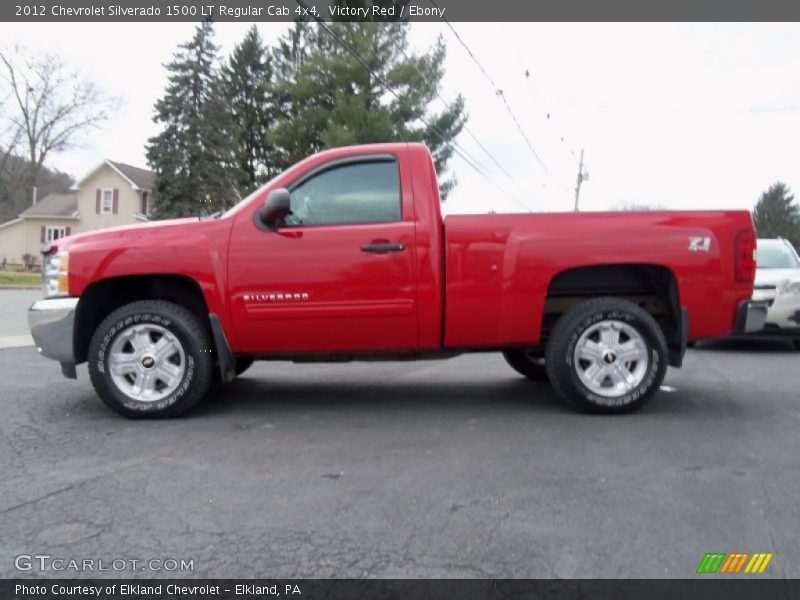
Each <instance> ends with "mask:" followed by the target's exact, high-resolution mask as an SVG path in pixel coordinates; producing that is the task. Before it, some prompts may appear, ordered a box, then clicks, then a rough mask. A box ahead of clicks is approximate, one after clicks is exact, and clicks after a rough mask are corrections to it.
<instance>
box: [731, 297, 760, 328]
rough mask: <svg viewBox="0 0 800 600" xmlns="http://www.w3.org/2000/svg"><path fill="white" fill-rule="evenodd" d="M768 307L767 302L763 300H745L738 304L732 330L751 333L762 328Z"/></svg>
mask: <svg viewBox="0 0 800 600" xmlns="http://www.w3.org/2000/svg"><path fill="white" fill-rule="evenodd" d="M768 308H769V306H768V303H767V302H764V301H763V300H745V301H744V302H742V303H741V304H739V310H738V311H737V313H736V325H735V326H734V328H733V332H734V333H736V334H742V333H753V332H755V331H761V330H762V329H764V324H765V323H766V322H767V309H768Z"/></svg>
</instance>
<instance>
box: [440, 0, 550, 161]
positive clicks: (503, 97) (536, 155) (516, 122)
mask: <svg viewBox="0 0 800 600" xmlns="http://www.w3.org/2000/svg"><path fill="white" fill-rule="evenodd" d="M428 2H430V3H431V5H433V7H434V8H436V9H439V5H438V4H436V0H428ZM440 14H441V13H440ZM440 18H441V20H442V22H443V23H445V24H446V25H447V26H448V27H449V28H450V31H452V32H453V35H454V36H456V39H457V40H458V41H459V43H460V44H461V45H462V46H463V47H464V50H466V51H467V54H469V56H470V58H471V59H472V62H474V63H475V64H476V65H477V66H478V68H479V69H480V70H481V73H483V75H484V76H485V77H486V79H487V80H488V81H489V83H490V84H491V86H492V89H493V90H494V93H495V95H496V96H498V97H499V98H500V99H501V100H502V101H503V104H504V105H505V107H506V110H507V111H508V114H509V115H511V119H512V121H514V125H515V126H516V127H517V129H518V130H519V133H520V135H521V136H522V139H524V140H525V144H526V145H527V146H528V149H529V150H530V151H531V154H533V157H534V158H535V159H536V162H538V163H539V165H541V167H542V169H544V171H545V173H547V174H548V175H549V174H550V171H549V170H548V169H547V165H545V164H544V162H543V161H542V159H541V157H540V156H539V153H538V152H536V148H534V147H533V144H532V143H531V141H530V139H529V138H528V135H527V134H526V133H525V130H524V129H522V125H520V122H519V119H517V115H515V114H514V111H513V110H512V109H511V105H510V104H509V103H508V99H507V98H506V95H505V93H503V90H502V89H501V88H500V87H499V86H498V85H497V84H496V83H495V81H494V79H492V76H491V75H489V73H488V71H487V70H486V69H484V68H483V65H482V64H481V63H480V61H479V60H478V58H477V57H476V56H475V54H473V52H472V50H471V49H470V47H469V46H467V44H466V42H465V41H464V40H463V39H461V36H460V35H458V32H457V31H456V30H455V28H454V27H453V25H452V24H450V22H449V21H448V20H447V19H445V18H444V17H440Z"/></svg>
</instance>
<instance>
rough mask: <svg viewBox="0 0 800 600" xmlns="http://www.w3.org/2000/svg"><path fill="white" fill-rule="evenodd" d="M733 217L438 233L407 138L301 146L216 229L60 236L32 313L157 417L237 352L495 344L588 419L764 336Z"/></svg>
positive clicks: (119, 405) (48, 337)
mask: <svg viewBox="0 0 800 600" xmlns="http://www.w3.org/2000/svg"><path fill="white" fill-rule="evenodd" d="M755 241H756V240H755V232H754V230H753V223H752V219H751V217H750V214H749V213H747V212H746V211H705V212H641V213H627V214H626V213H591V214H589V213H586V214H573V213H568V214H530V215H463V216H449V217H447V219H445V220H443V219H442V216H441V212H440V199H439V188H438V185H437V179H436V172H435V170H434V166H433V161H432V159H431V155H430V153H429V151H428V149H427V148H426V147H425V146H423V145H421V144H405V143H401V144H378V145H367V146H354V147H349V148H338V149H335V150H329V151H325V152H321V153H319V154H315V155H314V156H311V157H309V158H307V159H305V160H303V161H302V162H300V163H298V164H297V165H295V166H293V167H291V168H290V169H288V170H287V171H286V172H284V173H282V174H281V175H279V176H277V177H276V178H274V179H273V180H272V181H270V182H269V183H267V184H266V185H265V186H263V187H262V188H261V189H259V190H257V191H256V192H254V193H253V194H251V195H250V196H249V197H247V198H245V199H244V200H243V201H241V202H240V203H239V204H238V205H236V206H234V207H233V208H232V209H231V210H229V211H228V212H226V213H224V214H222V215H221V216H220V217H219V218H216V219H198V218H187V219H177V220H171V221H161V222H154V223H147V224H143V225H136V226H130V227H123V228H117V229H108V230H103V231H97V232H93V233H85V234H80V235H74V236H71V237H67V238H65V239H60V240H58V241H57V242H56V243H55V244H53V245H51V246H50V247H47V248H45V260H44V277H45V283H44V287H45V296H46V298H45V299H43V300H40V301H38V302H36V303H35V304H34V305H33V306H31V308H30V311H29V323H30V328H31V332H32V335H33V338H34V341H35V343H36V345H37V347H38V348H39V351H40V353H41V354H42V355H44V356H46V357H49V358H52V359H55V360H57V361H59V362H60V363H61V368H62V372H63V374H64V375H65V376H67V377H71V378H75V376H76V369H75V366H76V365H77V364H79V363H82V362H84V361H88V363H89V364H88V366H89V375H90V378H91V381H92V384H93V385H94V388H95V390H96V391H97V393H98V394H99V396H100V397H101V398H102V399H103V400H104V401H105V402H106V403H107V404H108V405H109V406H110V407H111V408H113V409H114V410H116V411H118V412H120V413H122V414H124V415H127V416H133V417H150V416H174V415H178V414H179V413H183V412H184V411H186V410H187V409H189V408H191V407H192V406H194V405H195V404H196V403H197V402H198V401H199V400H200V399H201V398H202V397H203V396H205V395H206V393H207V392H208V390H209V386H211V385H212V383H214V381H215V380H216V381H218V382H228V381H231V380H232V379H233V378H234V377H235V376H236V374H238V373H241V372H242V371H243V370H244V369H246V368H247V367H248V366H250V364H252V362H253V361H254V360H293V361H298V362H300V361H302V362H313V361H341V360H371V361H372V360H401V359H409V358H412V359H426V358H443V357H448V356H453V355H456V354H459V353H462V352H486V351H501V352H503V354H504V356H505V358H506V360H507V361H508V363H509V364H510V365H511V367H513V368H514V369H516V370H517V371H519V372H520V373H521V374H523V375H525V376H527V377H529V378H531V379H534V380H549V381H550V382H551V384H552V385H553V387H554V388H555V390H556V391H557V392H558V394H559V395H560V396H562V397H563V398H564V399H566V400H567V401H569V402H570V403H571V404H573V405H574V406H576V407H578V408H580V409H583V410H587V411H592V412H601V413H619V412H625V411H630V410H632V409H634V408H637V407H639V406H641V405H642V404H643V403H644V402H645V401H646V400H647V399H648V398H650V397H651V396H653V394H655V393H656V392H657V391H658V389H659V386H660V384H661V382H662V380H663V378H664V373H665V371H666V368H667V365H668V364H669V365H672V366H680V365H681V362H682V359H683V355H684V351H685V348H686V346H687V343H688V342H690V341H694V340H698V339H702V338H708V337H717V336H724V335H727V334H729V333H731V332H732V331H738V332H745V331H750V330H755V329H759V328H760V327H761V326H762V325H763V322H764V318H765V315H766V307H765V306H764V305H763V304H761V303H757V302H752V301H750V297H751V294H752V292H753V279H754V276H755V260H754V250H755Z"/></svg>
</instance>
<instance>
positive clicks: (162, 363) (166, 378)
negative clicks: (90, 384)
mask: <svg viewBox="0 0 800 600" xmlns="http://www.w3.org/2000/svg"><path fill="white" fill-rule="evenodd" d="M108 354H109V355H108V368H109V371H110V374H111V380H112V381H113V382H114V385H115V386H116V387H117V388H118V389H119V390H120V391H121V392H122V393H123V394H125V395H126V396H128V397H130V398H133V399H134V400H139V401H141V402H156V401H158V400H162V399H164V398H166V397H167V396H169V395H170V394H171V393H172V392H174V391H175V390H176V389H177V387H178V386H179V385H180V383H181V380H182V379H183V375H184V372H185V371H186V355H185V353H184V350H183V346H182V344H181V342H180V340H178V338H177V337H176V336H175V334H173V333H172V332H170V331H169V330H168V329H166V328H165V327H162V326H161V325H156V324H152V323H148V324H146V325H133V326H131V327H128V328H127V329H125V330H123V331H122V332H121V333H120V334H119V335H118V336H117V338H116V339H115V340H114V343H113V344H112V345H111V348H110V349H109V353H108Z"/></svg>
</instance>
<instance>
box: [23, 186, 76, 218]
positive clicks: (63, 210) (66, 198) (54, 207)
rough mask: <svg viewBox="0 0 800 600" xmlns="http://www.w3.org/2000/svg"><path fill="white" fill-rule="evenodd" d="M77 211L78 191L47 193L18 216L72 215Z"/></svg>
mask: <svg viewBox="0 0 800 600" xmlns="http://www.w3.org/2000/svg"><path fill="white" fill-rule="evenodd" d="M76 212H78V193H77V192H61V193H58V194H48V195H47V196H45V197H44V198H42V199H41V200H39V201H38V202H37V203H36V204H34V205H33V206H31V207H29V208H26V209H25V210H23V211H22V212H21V213H19V216H20V217H72V216H74V215H75V213H76Z"/></svg>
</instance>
